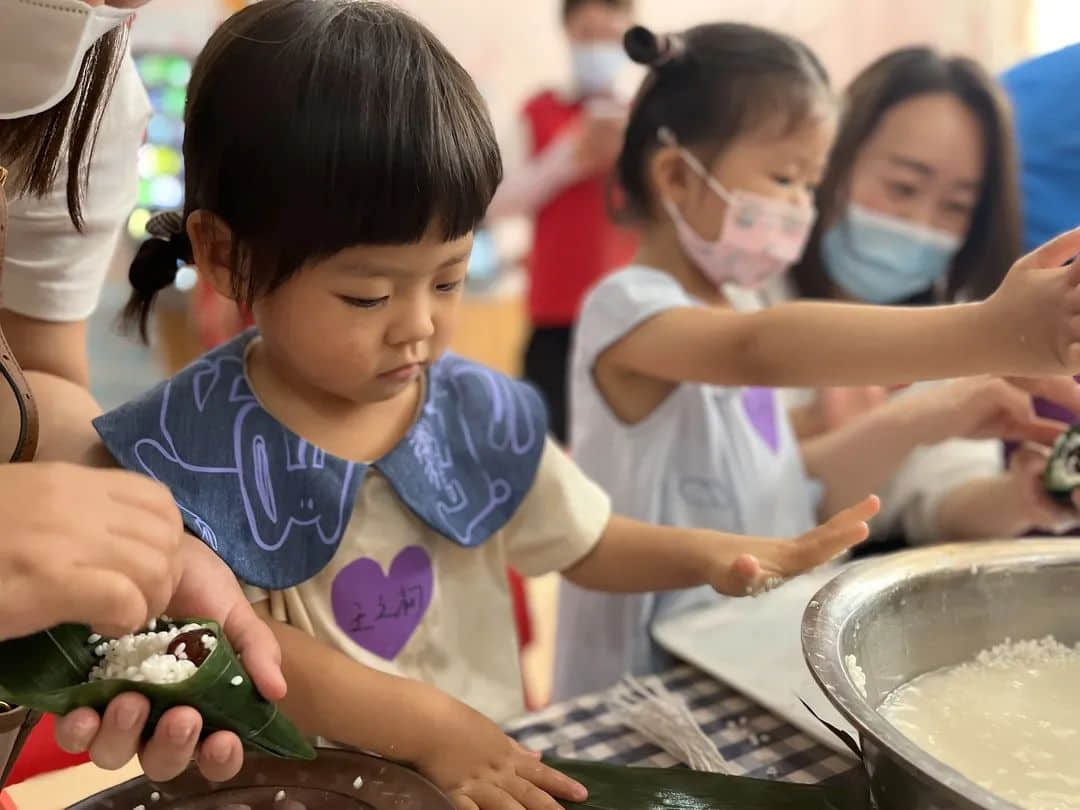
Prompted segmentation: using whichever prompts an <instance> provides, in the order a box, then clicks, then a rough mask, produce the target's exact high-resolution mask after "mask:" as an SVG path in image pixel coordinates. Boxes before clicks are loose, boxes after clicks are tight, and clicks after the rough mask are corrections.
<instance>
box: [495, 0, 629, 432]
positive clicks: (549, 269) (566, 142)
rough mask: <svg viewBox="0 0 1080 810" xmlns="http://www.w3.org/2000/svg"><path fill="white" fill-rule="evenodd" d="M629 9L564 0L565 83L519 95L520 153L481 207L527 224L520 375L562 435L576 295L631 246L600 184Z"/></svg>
mask: <svg viewBox="0 0 1080 810" xmlns="http://www.w3.org/2000/svg"><path fill="white" fill-rule="evenodd" d="M633 11H634V3H633V0H563V3H562V22H563V31H564V33H565V34H566V39H567V43H568V45H569V49H570V65H571V73H572V80H571V84H570V86H569V87H566V88H563V89H549V90H545V91H543V92H541V93H539V94H537V95H535V96H533V97H532V98H531V99H529V100H528V101H527V102H526V103H525V107H524V109H523V112H522V130H523V132H522V135H521V138H520V140H521V142H522V146H521V147H520V148H515V147H517V146H518V145H517V144H509V145H504V146H509V147H510V148H509V149H504V151H507V152H509V153H510V154H511V158H510V160H509V161H508V162H509V163H511V165H512V164H513V159H512V154H513V153H514V152H515V151H518V152H521V153H525V154H527V155H528V157H527V158H526V159H525V160H524V162H523V163H522V164H521V165H519V166H518V167H517V168H511V169H509V170H508V171H507V174H506V178H505V179H504V180H503V183H502V185H501V186H500V187H499V190H498V192H497V193H496V194H495V198H494V199H493V200H492V202H491V207H490V208H489V209H488V219H489V220H496V219H499V218H502V217H507V216H526V217H529V218H531V219H532V220H533V223H534V232H533V241H532V250H531V252H530V255H529V259H528V270H529V292H528V313H529V322H530V326H531V330H532V331H531V335H530V338H529V343H528V346H527V348H526V351H525V358H524V375H525V377H526V378H527V379H528V380H530V381H531V382H533V383H534V384H535V385H536V386H537V387H538V388H539V389H540V391H541V393H542V394H543V395H544V399H545V400H546V402H547V406H548V410H549V412H550V415H551V432H552V434H553V435H554V436H555V437H556V438H557V439H558V440H559V441H560V442H563V443H566V442H567V438H568V437H567V424H566V419H567V416H566V414H567V374H568V362H569V356H570V341H571V333H572V330H573V326H574V324H575V323H576V322H577V317H578V311H579V310H580V308H581V302H582V299H583V298H584V297H585V293H586V292H587V291H588V290H589V288H591V287H592V286H593V284H595V283H596V282H597V281H599V280H600V279H601V278H602V277H603V276H604V275H606V274H607V273H608V272H609V271H611V270H613V269H614V268H616V267H621V266H623V265H624V264H626V263H627V262H628V261H629V260H630V258H631V257H632V256H633V255H634V251H635V249H636V244H635V240H634V239H633V237H632V235H631V234H630V233H629V232H628V231H626V230H623V229H621V228H619V227H617V226H616V225H615V224H613V223H612V221H611V219H610V217H609V216H608V207H607V186H606V179H607V176H608V175H609V174H610V172H611V169H612V168H613V167H614V165H615V159H616V157H618V154H619V150H620V149H621V148H622V142H623V130H624V129H625V126H626V116H627V105H626V100H625V99H620V98H619V97H618V93H617V85H618V79H619V75H620V73H621V72H622V70H623V69H624V68H626V67H628V66H629V64H630V62H629V60H628V59H627V57H626V54H625V52H624V51H623V47H622V37H623V34H625V33H626V30H627V28H629V26H630V23H631V20H632V15H633ZM526 144H527V146H525V145H526Z"/></svg>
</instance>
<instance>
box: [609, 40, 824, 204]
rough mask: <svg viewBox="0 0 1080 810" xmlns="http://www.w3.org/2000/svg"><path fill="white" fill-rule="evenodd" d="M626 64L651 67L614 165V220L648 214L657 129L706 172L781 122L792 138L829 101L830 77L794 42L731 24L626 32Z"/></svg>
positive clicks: (801, 45) (810, 55)
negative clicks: (734, 145) (617, 198)
mask: <svg viewBox="0 0 1080 810" xmlns="http://www.w3.org/2000/svg"><path fill="white" fill-rule="evenodd" d="M624 44H625V46H626V52H627V53H628V54H629V55H630V58H631V59H633V60H634V61H635V62H638V63H639V64H642V65H647V66H648V67H650V68H651V70H650V71H649V75H648V76H646V78H645V80H644V82H643V83H642V85H641V88H640V89H639V90H638V94H637V98H636V99H635V101H634V104H633V109H632V110H631V113H630V121H629V123H628V124H627V128H626V139H625V141H624V143H623V149H622V153H621V154H620V155H619V159H618V162H617V163H616V165H615V175H616V180H617V182H618V186H619V189H618V190H619V192H620V194H621V196H622V197H623V201H622V204H621V205H620V206H619V210H618V215H619V217H620V219H625V220H628V221H643V220H648V219H650V218H651V217H652V215H653V210H654V206H653V199H652V192H651V190H650V186H649V178H648V163H649V159H650V157H651V156H652V154H653V153H654V152H655V151H656V149H657V148H659V146H660V140H659V137H658V133H659V131H660V129H661V128H664V127H666V128H667V129H668V130H670V131H671V132H672V133H673V134H674V135H675V138H676V139H677V140H678V142H679V144H680V145H681V146H684V147H686V148H687V149H690V150H691V151H694V152H695V153H697V154H698V157H699V158H701V159H702V161H703V162H704V163H705V165H709V164H710V163H711V162H712V161H713V160H715V158H716V156H717V155H719V154H720V152H722V151H723V150H724V149H725V148H726V147H727V146H728V145H729V144H730V143H731V141H732V140H733V139H735V138H736V137H738V136H739V135H742V134H744V133H746V132H750V131H752V130H753V129H754V128H756V127H760V126H762V125H764V124H766V123H770V122H772V121H774V120H776V119H777V117H780V118H781V120H782V121H783V123H784V125H785V130H786V131H794V130H795V129H796V128H797V127H798V126H800V125H801V124H803V123H804V122H805V121H806V120H807V119H808V118H810V117H811V116H813V115H814V114H815V113H816V112H817V111H818V110H819V108H820V103H821V101H822V99H823V98H827V97H829V91H828V86H829V78H828V73H827V72H826V71H825V68H824V66H823V65H822V64H821V62H820V61H818V59H817V57H816V56H814V54H813V52H812V51H811V50H810V49H809V48H807V47H806V46H805V45H804V44H803V43H801V42H799V41H798V40H797V39H793V38H792V37H789V36H785V35H784V34H778V33H776V32H773V31H768V30H766V29H764V28H758V27H756V26H752V25H741V24H737V23H715V24H711V25H699V26H697V27H695V28H691V29H690V30H689V31H687V32H686V33H684V34H671V35H665V36H657V35H655V34H653V33H652V32H651V31H649V30H648V29H647V28H644V27H642V26H637V27H634V28H631V29H630V30H629V31H628V32H627V33H626V37H625V40H624Z"/></svg>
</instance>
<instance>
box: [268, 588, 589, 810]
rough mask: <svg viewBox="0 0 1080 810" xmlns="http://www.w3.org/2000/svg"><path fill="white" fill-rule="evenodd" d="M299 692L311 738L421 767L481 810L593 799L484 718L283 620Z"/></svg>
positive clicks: (293, 699)
mask: <svg viewBox="0 0 1080 810" xmlns="http://www.w3.org/2000/svg"><path fill="white" fill-rule="evenodd" d="M256 610H257V611H258V612H259V613H260V615H261V616H262V618H263V619H264V621H266V622H267V623H268V624H269V625H270V627H271V629H272V630H273V631H274V635H275V636H277V639H278V641H279V643H280V644H281V651H282V663H283V669H284V671H285V677H286V678H287V679H288V682H289V693H288V695H287V696H286V698H285V700H284V701H282V704H281V705H282V709H283V710H284V711H285V713H286V714H287V715H288V716H289V717H290V718H291V719H292V720H293V721H294V722H295V723H296V724H297V726H298V727H299V728H300V729H301V730H302V731H304V733H306V734H311V735H319V736H321V737H325V738H327V739H329V740H333V741H335V742H339V743H344V744H346V745H351V746H353V747H355V748H359V749H360V750H363V751H370V752H372V753H375V754H378V755H380V756H383V757H386V758H387V759H390V760H393V761H396V762H405V763H408V764H410V765H412V766H414V767H415V768H416V769H417V770H418V771H420V772H421V773H422V774H424V775H425V776H426V777H427V778H428V779H430V780H431V781H432V782H434V783H435V784H436V785H437V786H438V787H439V788H440V789H442V790H443V791H444V792H446V793H447V794H449V795H450V796H451V798H452V799H454V800H456V801H457V802H458V803H457V805H456V806H458V807H476V808H478V810H501V808H504V807H505V808H511V810H520V809H521V808H523V809H524V810H559V805H558V804H557V803H556V802H555V801H554V799H552V798H551V797H552V796H555V797H559V798H563V799H567V800H571V801H583V800H584V799H585V798H586V794H585V789H584V788H583V787H582V786H581V785H579V784H578V783H577V782H575V781H573V780H572V779H570V778H569V777H566V776H564V775H562V774H560V773H558V772H557V771H555V770H553V769H551V768H548V767H547V766H546V765H544V764H543V763H541V762H540V759H539V757H537V756H536V755H535V754H532V753H530V752H529V751H526V750H525V749H524V748H522V747H521V746H520V745H518V744H517V743H516V742H514V741H513V740H511V739H510V738H509V737H507V736H506V735H505V734H504V733H503V732H502V731H501V730H500V729H499V727H498V726H496V725H495V724H494V723H493V722H491V721H490V720H488V719H487V718H486V717H484V716H483V715H481V714H480V713H478V712H475V711H473V710H472V709H470V708H469V707H467V706H465V705H464V704H462V703H459V702H458V701H456V700H454V699H452V698H450V697H449V696H447V695H445V694H443V693H442V692H440V691H438V690H437V689H435V688H433V687H431V686H428V685H427V684H424V683H420V682H418V681H412V680H407V679H404V678H398V677H395V676H392V675H387V674H385V673H382V672H379V671H378V670H375V669H371V668H370V667H366V666H364V665H363V664H360V663H358V662H356V661H353V660H351V659H349V658H348V657H347V656H345V655H344V654H342V653H340V652H338V651H337V650H334V649H333V648H331V647H328V646H327V645H325V644H323V643H322V642H320V641H318V640H317V639H314V638H312V637H311V636H309V635H308V634H307V633H304V632H303V631H301V630H298V629H296V628H294V627H290V626H289V625H286V624H282V623H280V622H276V621H274V620H273V619H272V618H270V615H269V603H268V602H265V601H264V602H261V603H259V605H257V606H256Z"/></svg>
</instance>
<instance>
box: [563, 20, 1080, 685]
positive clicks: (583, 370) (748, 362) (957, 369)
mask: <svg viewBox="0 0 1080 810" xmlns="http://www.w3.org/2000/svg"><path fill="white" fill-rule="evenodd" d="M625 45H626V50H627V52H628V54H629V55H630V57H631V58H632V59H634V60H635V61H636V62H639V63H641V64H644V65H646V66H648V67H649V68H650V73H649V75H648V76H647V77H646V79H645V81H644V83H643V85H642V87H641V88H640V90H639V92H638V95H637V98H636V100H635V102H634V105H633V108H632V111H631V114H630V119H629V123H628V125H627V130H626V138H625V142H624V145H623V149H622V153H621V154H620V156H619V159H618V162H617V164H616V179H617V180H618V184H619V186H620V187H621V188H620V189H619V191H620V196H621V199H622V200H623V207H622V210H621V212H620V213H621V214H622V216H623V218H624V219H626V220H627V221H629V222H630V223H631V224H633V225H635V226H636V227H637V230H638V236H639V240H640V241H639V244H640V249H639V252H638V255H637V258H636V260H635V262H634V264H632V265H631V266H629V267H626V268H623V269H622V270H619V271H616V272H615V273H613V274H612V275H610V276H609V277H607V278H606V279H605V280H604V281H602V282H601V283H600V284H599V285H598V286H597V287H595V288H594V289H593V290H592V292H591V293H590V294H589V296H588V297H587V298H586V300H585V303H584V305H583V308H582V313H581V317H580V321H579V324H578V329H577V334H576V338H575V346H574V350H573V356H572V361H571V397H570V400H571V409H570V410H571V419H570V441H571V445H572V446H573V448H574V457H575V460H576V461H577V462H578V463H579V464H580V465H581V467H582V469H584V470H585V472H586V473H587V474H588V475H589V476H590V477H591V478H592V479H593V480H595V481H597V482H598V483H599V484H600V485H601V486H602V487H604V488H605V489H606V490H607V491H608V493H609V494H610V495H611V497H612V501H613V506H614V508H615V509H616V510H617V511H619V512H621V513H624V514H627V515H630V516H632V517H634V518H636V519H639V520H647V521H650V522H653V523H658V524H663V525H670V526H682V527H701V528H706V527H707V528H709V529H723V530H725V531H733V532H745V533H750V534H758V535H765V536H771V537H781V536H797V535H798V534H799V533H800V532H803V531H805V530H806V528H807V527H809V526H812V525H814V524H815V523H816V522H818V521H819V520H822V519H826V518H827V517H828V516H829V515H831V514H834V513H835V512H836V510H837V509H838V508H839V507H840V505H842V504H845V503H849V502H851V501H853V500H856V499H857V498H859V497H861V496H863V495H866V494H867V493H869V492H872V491H874V490H875V489H877V488H878V487H879V486H881V485H882V484H884V483H885V482H886V481H888V479H889V478H890V476H891V475H892V473H893V472H894V471H895V469H896V468H897V467H898V466H899V465H900V464H901V462H902V461H903V460H904V458H906V456H907V455H908V454H909V453H910V451H911V450H912V449H914V448H915V447H918V446H921V445H924V444H929V443H935V442H939V441H943V440H944V439H946V438H948V437H953V436H963V437H988V436H1003V437H1027V438H1034V437H1036V436H1042V437H1043V440H1046V439H1052V438H1053V436H1054V435H1055V433H1056V432H1057V431H1058V430H1060V429H1061V427H1062V425H1061V424H1060V423H1056V422H1052V421H1050V420H1044V419H1040V418H1037V417H1036V416H1035V415H1034V413H1033V410H1032V406H1031V395H1030V392H1031V391H1032V390H1034V389H1038V390H1046V388H1047V387H1050V388H1053V389H1054V396H1055V398H1057V399H1060V400H1063V401H1067V402H1075V401H1076V400H1077V398H1078V391H1077V387H1076V384H1075V383H1074V382H1072V381H1071V380H1070V379H1068V378H1067V377H1060V376H1058V377H1053V376H1051V377H1046V378H1045V379H1040V380H1038V381H1037V382H1036V381H1033V380H1029V379H1027V378H1026V377H1025V378H1023V379H1016V378H1013V379H1009V380H1006V379H1002V378H1000V377H975V378H972V379H969V380H963V381H960V382H957V383H953V384H950V385H948V386H940V387H936V388H933V389H932V390H930V391H926V392H925V393H921V394H919V395H914V394H913V395H910V396H905V397H899V398H896V399H895V400H893V401H890V402H889V403H887V404H885V405H883V406H882V407H879V408H877V409H875V410H873V411H872V412H871V413H869V414H868V415H866V416H865V417H863V418H860V419H857V420H854V421H853V422H851V423H850V424H848V425H846V426H845V427H844V428H843V429H841V430H837V431H834V432H831V433H828V434H826V435H823V436H819V437H816V438H815V439H813V440H812V441H808V442H805V443H803V444H801V445H800V443H799V441H798V440H797V438H796V436H795V435H794V432H793V431H792V429H791V425H790V424H789V422H788V420H787V416H786V414H785V413H784V410H783V407H782V405H781V404H780V402H779V401H778V399H777V396H776V392H775V391H774V390H773V387H774V386H777V387H781V386H802V385H813V386H841V385H849V384H853V383H856V382H857V383H858V384H868V385H875V384H876V385H893V384H903V383H910V382H913V381H916V380H923V379H944V378H950V377H964V376H967V375H975V374H995V375H1003V374H1009V375H1013V374H1016V375H1032V374H1040V375H1041V374H1046V375H1060V374H1062V373H1064V372H1066V371H1069V370H1071V365H1072V364H1071V361H1066V362H1063V363H1054V362H1050V363H1041V362H1038V361H1037V360H1036V358H1035V356H1034V355H1032V354H1030V353H1028V352H1030V351H1031V350H1034V349H1035V343H1036V342H1037V340H1039V339H1037V338H1036V337H1035V333H1036V331H1037V330H1038V329H1039V328H1040V327H1039V324H1042V325H1043V327H1047V328H1049V329H1050V331H1051V332H1057V330H1058V329H1059V328H1063V327H1064V323H1065V321H1061V320H1057V319H1058V318H1059V317H1061V316H1064V312H1062V311H1061V309H1060V308H1061V307H1062V306H1063V305H1064V306H1066V307H1068V306H1069V305H1068V304H1067V303H1066V302H1068V301H1071V300H1077V301H1078V302H1080V294H1078V293H1075V292H1074V291H1073V287H1074V285H1075V283H1076V281H1078V280H1080V270H1077V271H1072V270H1069V269H1064V268H1060V267H1059V268H1058V269H1056V270H1039V271H1034V272H1033V270H1032V269H1033V268H1036V267H1039V268H1053V267H1058V266H1059V265H1061V264H1063V263H1064V262H1065V260H1067V259H1068V258H1069V257H1070V256H1071V255H1072V253H1073V252H1074V251H1075V250H1076V249H1077V248H1078V247H1080V231H1073V232H1071V233H1069V234H1067V235H1065V236H1063V237H1060V238H1059V239H1058V240H1056V241H1055V242H1053V243H1050V244H1049V245H1047V246H1044V247H1043V248H1041V249H1040V250H1039V251H1036V252H1035V253H1033V254H1032V255H1030V256H1028V257H1027V258H1025V259H1022V260H1021V261H1020V262H1018V263H1017V265H1015V266H1014V267H1013V269H1012V270H1011V271H1010V272H1009V274H1008V275H1007V276H1006V278H1005V280H1004V281H1003V283H1002V285H1001V287H1000V288H999V289H998V290H997V292H995V293H994V294H993V295H991V296H990V297H989V298H988V299H987V300H986V301H984V302H981V303H976V304H967V305H957V306H950V307H927V308H920V309H918V310H915V311H913V310H911V309H902V308H890V307H881V306H859V305H854V304H837V303H816V302H815V303H810V302H803V303H795V304H784V305H781V306H777V307H772V308H768V309H762V308H761V306H760V304H759V302H758V300H757V291H758V290H759V289H760V288H762V287H763V286H764V285H765V284H766V283H767V282H768V281H770V280H773V279H775V278H776V277H777V276H778V275H780V274H782V273H784V272H786V271H787V269H788V268H789V267H790V266H791V265H792V264H794V263H795V262H796V261H798V259H799V258H800V256H801V254H802V252H803V250H804V247H805V243H806V241H807V237H808V235H809V233H810V231H811V229H812V227H813V225H814V222H815V219H816V214H815V210H814V205H813V199H814V189H815V187H816V186H817V184H818V182H819V181H820V177H821V175H822V173H823V171H824V168H825V163H826V161H827V159H828V156H829V151H830V148H831V146H832V143H833V138H834V134H835V128H836V109H835V104H834V100H833V98H832V95H831V93H830V91H829V87H828V80H827V76H826V73H825V70H824V68H823V67H822V66H821V64H820V63H819V62H818V60H817V59H816V58H815V56H814V55H813V54H812V53H811V52H810V51H809V49H807V48H806V46H805V45H803V44H802V43H800V42H798V41H796V40H793V39H791V38H789V37H787V36H784V35H780V34H776V33H772V32H770V31H766V30H763V29H760V28H756V27H752V26H746V25H737V24H713V25H702V26H698V27H696V28H693V29H690V30H689V31H687V32H685V33H683V34H680V35H672V36H666V37H657V36H656V35H654V34H653V33H651V32H650V31H648V30H647V29H644V28H640V27H638V28H634V29H631V30H630V31H629V33H628V34H627V35H626V39H625ZM1024 268H1028V269H1027V270H1024ZM1028 285H1035V286H1038V287H1040V291H1039V292H1035V291H1034V289H1033V288H1031V289H1028V290H1023V289H1021V288H1022V287H1028ZM1043 285H1046V286H1045V287H1043ZM1051 288H1056V293H1051V292H1050V290H1051ZM1044 296H1045V297H1044ZM1055 296H1056V297H1057V302H1056V303H1052V302H1053V301H1054V298H1055ZM1037 301H1038V303H1036V302H1037ZM1050 306H1055V307H1057V308H1058V314H1057V315H1049V316H1048V314H1047V313H1048V311H1047V310H1046V309H1045V307H1050ZM994 313H1000V315H998V316H995V315H994ZM988 316H989V317H988ZM1055 320H1057V325H1054V323H1053V322H1054V321H1055ZM1065 328H1066V329H1067V327H1065ZM1046 339H1047V341H1048V342H1047V343H1044V344H1043V345H1044V346H1050V345H1054V344H1055V343H1056V341H1057V340H1059V337H1050V336H1048V337H1047V338H1046ZM1060 339H1062V340H1065V341H1066V342H1068V341H1071V340H1072V338H1071V337H1068V336H1065V335H1064V334H1061V335H1060ZM1021 347H1026V351H1024V352H1023V353H1024V354H1026V355H1027V356H1026V357H1024V358H1021V357H1020V356H1019V355H1018V354H1017V350H1018V349H1020V348H1021ZM1010 355H1011V359H1010ZM1056 356H1058V357H1064V356H1065V355H1060V354H1058V355H1056ZM1078 359H1080V358H1078ZM886 506H887V504H886ZM562 587H563V592H562V597H561V600H560V619H559V636H558V647H559V649H558V653H557V656H556V676H555V694H556V697H558V698H563V697H567V696H570V695H572V694H577V693H582V692H586V691H594V690H598V689H603V688H605V687H606V686H608V685H609V684H610V683H612V682H614V681H615V680H617V679H618V678H619V677H620V676H621V675H622V674H623V673H625V672H626V671H631V672H633V673H635V674H641V673H647V672H650V671H657V670H658V669H660V668H662V667H665V666H668V665H669V664H670V663H671V662H670V661H668V660H667V659H666V656H665V655H663V654H662V653H661V651H659V650H658V649H657V648H656V647H655V645H654V644H653V643H652V642H651V640H650V637H649V628H650V626H651V624H652V623H653V621H654V620H656V619H659V618H662V617H664V616H667V615H670V614H673V613H677V612H684V611H686V610H691V609H694V608H696V607H699V606H702V605H704V604H707V603H708V602H710V601H711V600H714V599H718V598H721V597H718V596H716V595H715V594H709V593H706V592H705V591H702V590H696V591H680V592H666V593H662V594H647V595H634V596H624V595H610V594H598V593H593V592H587V591H585V590H582V589H580V588H577V587H576V586H574V585H572V584H569V583H564V584H563V586H562ZM586 649H587V650H589V655H582V654H581V651H582V650H586Z"/></svg>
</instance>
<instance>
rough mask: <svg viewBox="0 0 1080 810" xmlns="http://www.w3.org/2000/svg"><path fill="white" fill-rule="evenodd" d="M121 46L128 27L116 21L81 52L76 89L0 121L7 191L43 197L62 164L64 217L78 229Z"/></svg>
mask: <svg viewBox="0 0 1080 810" xmlns="http://www.w3.org/2000/svg"><path fill="white" fill-rule="evenodd" d="M126 47H127V26H126V25H121V26H119V27H118V28H116V29H114V30H113V31H110V32H109V33H107V34H105V35H104V36H103V37H101V39H99V40H98V41H97V42H95V43H94V44H93V45H92V46H91V47H90V49H89V50H88V51H87V52H86V56H84V57H83V61H82V65H81V66H80V68H79V73H78V77H77V78H76V80H75V87H73V88H72V90H71V92H70V93H68V94H67V95H66V96H65V97H64V98H63V100H62V101H60V103H58V104H57V105H56V106H54V107H51V108H50V109H48V110H45V111H43V112H39V113H37V114H35V115H28V116H25V117H23V118H12V119H10V120H4V121H0V160H2V161H3V162H4V163H6V164H8V166H9V168H11V169H12V170H13V171H12V180H13V181H14V184H13V186H12V194H13V195H15V196H21V195H27V196H34V197H43V196H44V195H45V194H47V193H48V192H49V190H50V189H51V188H52V187H53V184H54V183H55V182H56V179H57V178H58V177H59V176H60V171H61V169H65V168H66V170H67V207H68V215H69V216H70V217H71V222H72V224H74V225H75V227H76V228H77V229H79V230H80V231H81V230H82V226H83V216H82V201H83V198H84V197H85V196H86V184H87V180H88V174H89V168H90V159H91V158H92V157H93V153H94V141H95V140H96V139H97V133H98V129H99V128H100V127H101V117H102V115H103V114H104V112H105V107H106V106H107V104H108V101H109V96H110V94H111V93H112V87H113V83H114V82H115V80H116V71H117V68H119V66H120V61H121V59H123V56H124V52H125V49H126Z"/></svg>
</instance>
